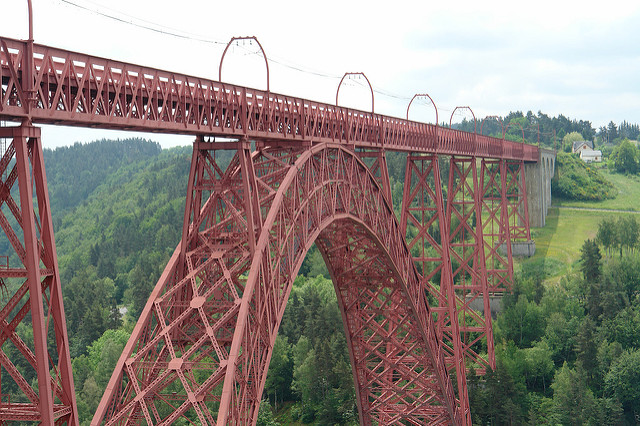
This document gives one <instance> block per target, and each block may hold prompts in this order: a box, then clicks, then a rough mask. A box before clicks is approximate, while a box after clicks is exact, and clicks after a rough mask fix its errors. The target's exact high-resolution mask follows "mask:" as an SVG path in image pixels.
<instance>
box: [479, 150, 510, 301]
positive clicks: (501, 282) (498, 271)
mask: <svg viewBox="0 0 640 426" xmlns="http://www.w3.org/2000/svg"><path fill="white" fill-rule="evenodd" d="M506 175H507V172H506V164H505V162H504V161H503V160H499V159H483V160H482V165H481V171H480V190H481V204H482V206H481V210H480V216H481V218H482V233H483V237H484V253H485V264H486V267H487V280H488V287H489V292H490V293H502V292H505V291H510V290H511V289H512V288H513V256H512V252H511V238H509V236H510V231H509V220H508V205H507V194H506V188H507V184H506V181H507V179H506Z"/></svg>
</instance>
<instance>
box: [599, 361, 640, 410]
mask: <svg viewBox="0 0 640 426" xmlns="http://www.w3.org/2000/svg"><path fill="white" fill-rule="evenodd" d="M604 382H605V390H606V391H607V392H608V393H609V394H610V395H614V396H615V397H616V398H617V399H618V400H619V401H620V402H621V403H622V406H623V408H624V411H625V414H626V416H627V417H628V418H630V419H634V418H635V416H636V415H639V414H640V350H632V351H625V352H623V353H622V355H621V356H620V357H619V358H617V359H616V360H614V362H613V364H612V365H611V370H609V372H608V373H607V375H606V376H605V378H604Z"/></svg>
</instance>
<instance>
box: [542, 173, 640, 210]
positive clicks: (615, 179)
mask: <svg viewBox="0 0 640 426" xmlns="http://www.w3.org/2000/svg"><path fill="white" fill-rule="evenodd" d="M600 173H602V174H603V175H604V177H605V178H606V179H607V180H609V181H610V182H611V183H613V184H614V185H615V187H616V188H617V189H618V196H617V197H616V198H614V199H612V200H605V201H593V202H589V201H573V200H562V199H557V198H556V199H554V200H553V204H554V205H557V206H567V207H585V208H598V209H613V210H638V211H640V176H634V175H629V176H627V175H622V174H618V173H611V172H609V170H608V169H606V168H601V169H600Z"/></svg>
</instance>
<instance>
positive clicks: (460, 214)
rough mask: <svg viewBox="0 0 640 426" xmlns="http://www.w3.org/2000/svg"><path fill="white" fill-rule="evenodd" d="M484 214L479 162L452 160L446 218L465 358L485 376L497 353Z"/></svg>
mask: <svg viewBox="0 0 640 426" xmlns="http://www.w3.org/2000/svg"><path fill="white" fill-rule="evenodd" d="M481 211H482V209H481V202H480V190H479V182H478V173H477V160H476V158H474V157H455V156H452V157H451V159H450V162H449V185H448V189H447V212H446V217H447V225H448V235H449V242H450V245H449V247H450V253H451V259H452V263H453V271H452V272H453V273H452V278H453V283H454V284H453V286H454V289H455V290H456V295H457V296H459V297H460V299H459V301H458V306H459V309H460V311H461V316H460V330H461V333H462V344H463V348H464V355H465V358H466V359H467V360H469V361H471V362H473V363H474V364H475V366H476V372H477V373H480V374H483V373H484V372H485V371H486V368H487V367H490V368H492V369H495V350H494V342H493V330H492V325H491V309H490V303H489V291H488V285H487V273H486V264H485V256H484V243H483V241H484V237H483V233H482V218H481V216H480V213H481ZM474 302H479V303H480V304H481V306H482V308H483V311H484V314H483V315H480V314H479V313H478V312H476V310H475V309H474V308H472V307H471V306H472V304H474ZM476 309H477V308H476ZM482 340H485V342H486V346H487V354H486V355H482V354H481V353H480V351H479V348H477V347H476V346H477V345H479V343H480V342H481V341H482Z"/></svg>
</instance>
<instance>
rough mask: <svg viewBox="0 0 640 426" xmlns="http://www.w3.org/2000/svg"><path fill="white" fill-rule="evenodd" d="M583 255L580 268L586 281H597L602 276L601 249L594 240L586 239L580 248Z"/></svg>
mask: <svg viewBox="0 0 640 426" xmlns="http://www.w3.org/2000/svg"><path fill="white" fill-rule="evenodd" d="M580 251H581V253H582V255H581V256H580V260H581V261H582V263H581V265H580V270H581V271H582V275H583V276H584V279H585V280H586V281H590V282H595V281H598V280H599V279H600V276H601V274H602V273H601V262H600V261H601V259H602V255H601V254H600V249H599V248H598V245H597V244H596V242H595V241H594V240H586V241H585V242H584V244H582V248H581V249H580Z"/></svg>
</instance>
